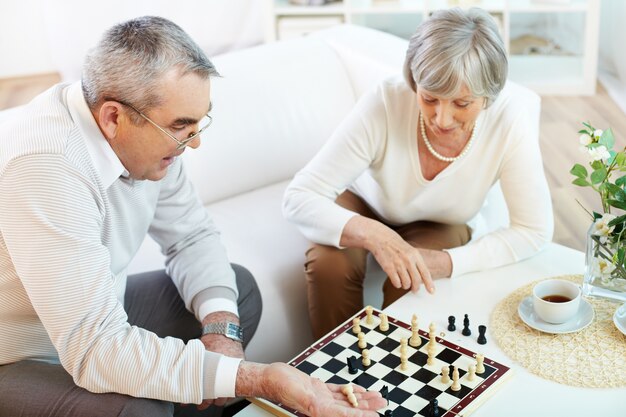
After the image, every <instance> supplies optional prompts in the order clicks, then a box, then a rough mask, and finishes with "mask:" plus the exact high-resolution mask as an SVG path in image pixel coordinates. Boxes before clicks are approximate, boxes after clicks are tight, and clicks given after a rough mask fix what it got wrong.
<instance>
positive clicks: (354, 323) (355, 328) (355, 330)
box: [352, 317, 361, 334]
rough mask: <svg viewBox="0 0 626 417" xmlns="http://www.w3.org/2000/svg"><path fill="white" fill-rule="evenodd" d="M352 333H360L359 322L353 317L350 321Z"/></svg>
mask: <svg viewBox="0 0 626 417" xmlns="http://www.w3.org/2000/svg"><path fill="white" fill-rule="evenodd" d="M352 333H354V334H359V333H361V320H360V319H359V318H358V317H355V318H354V319H353V320H352Z"/></svg>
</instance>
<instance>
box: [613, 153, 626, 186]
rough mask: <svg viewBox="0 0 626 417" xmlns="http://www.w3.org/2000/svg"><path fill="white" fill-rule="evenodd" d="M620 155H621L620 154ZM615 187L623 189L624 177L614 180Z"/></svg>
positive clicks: (625, 182)
mask: <svg viewBox="0 0 626 417" xmlns="http://www.w3.org/2000/svg"><path fill="white" fill-rule="evenodd" d="M620 155H621V154H620ZM615 185H618V186H620V187H622V188H624V186H625V185H626V175H624V176H623V177H619V178H618V179H616V180H615Z"/></svg>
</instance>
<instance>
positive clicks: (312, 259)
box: [304, 191, 471, 339]
mask: <svg viewBox="0 0 626 417" xmlns="http://www.w3.org/2000/svg"><path fill="white" fill-rule="evenodd" d="M336 203H337V204H339V205H340V206H342V207H345V208H347V209H349V210H352V211H354V212H356V213H359V214H360V215H362V216H365V217H369V218H371V219H374V220H378V221H382V220H380V218H378V216H376V215H375V214H374V213H373V212H372V210H371V209H370V208H369V207H368V206H367V205H366V204H365V202H363V200H361V198H360V197H358V196H357V195H355V194H353V193H351V192H350V191H345V192H344V193H343V194H341V195H340V196H339V197H337V200H336ZM383 223H384V222H383ZM389 227H391V228H392V229H393V230H395V231H396V232H397V233H398V234H399V235H400V236H401V237H402V238H403V239H404V240H405V241H406V242H408V243H409V244H410V245H411V246H414V247H417V248H426V249H437V250H441V249H449V248H454V247H458V246H463V245H465V244H466V243H467V242H469V240H470V237H471V229H470V228H469V227H468V226H467V225H465V224H462V225H446V224H441V223H434V222H429V221H417V222H414V223H409V224H406V225H403V226H397V227H396V226H391V225H389ZM367 254H368V251H367V250H365V249H360V248H345V249H337V248H335V247H334V246H326V245H320V244H316V243H313V244H312V245H311V247H310V248H309V249H308V250H307V252H306V262H305V264H304V271H305V274H306V282H307V292H308V301H309V320H310V323H311V328H312V330H313V336H314V337H315V338H316V339H318V338H320V337H322V336H324V335H325V334H326V333H328V332H329V331H331V330H332V329H334V328H335V327H337V326H338V325H339V324H341V323H342V322H344V321H345V320H346V319H347V318H348V317H350V316H352V315H354V314H355V313H356V312H357V311H359V310H360V309H361V308H363V280H364V278H365V264H366V260H367ZM407 292H408V290H404V289H402V288H395V287H394V286H393V285H392V284H391V282H390V280H389V278H387V280H386V281H385V284H384V286H383V293H384V301H383V308H385V307H387V306H388V305H389V304H391V303H393V302H394V301H396V300H397V299H398V298H400V297H401V296H403V295H404V294H406V293H407Z"/></svg>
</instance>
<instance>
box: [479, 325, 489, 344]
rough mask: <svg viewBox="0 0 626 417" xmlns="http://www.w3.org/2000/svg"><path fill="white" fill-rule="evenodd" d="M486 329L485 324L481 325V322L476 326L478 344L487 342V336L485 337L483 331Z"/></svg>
mask: <svg viewBox="0 0 626 417" xmlns="http://www.w3.org/2000/svg"><path fill="white" fill-rule="evenodd" d="M486 331H487V326H483V325H482V324H481V325H480V326H478V340H477V342H478V344H479V345H486V344H487V338H486V337H485V332H486Z"/></svg>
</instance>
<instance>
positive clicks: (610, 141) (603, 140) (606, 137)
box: [598, 128, 615, 149]
mask: <svg viewBox="0 0 626 417" xmlns="http://www.w3.org/2000/svg"><path fill="white" fill-rule="evenodd" d="M598 143H600V144H602V145H604V146H606V148H607V149H613V145H615V138H614V137H613V131H612V130H611V128H608V129H607V130H605V131H603V132H602V136H600V139H599V140H598Z"/></svg>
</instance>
